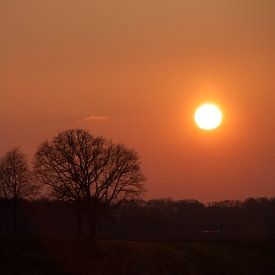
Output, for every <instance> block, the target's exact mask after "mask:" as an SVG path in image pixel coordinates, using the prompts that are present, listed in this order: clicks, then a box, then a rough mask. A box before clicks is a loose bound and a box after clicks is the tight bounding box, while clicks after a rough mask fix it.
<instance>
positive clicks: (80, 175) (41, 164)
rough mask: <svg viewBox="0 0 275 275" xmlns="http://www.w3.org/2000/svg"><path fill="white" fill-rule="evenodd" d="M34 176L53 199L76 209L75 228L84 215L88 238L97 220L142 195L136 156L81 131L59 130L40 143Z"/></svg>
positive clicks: (131, 151) (122, 146)
mask: <svg viewBox="0 0 275 275" xmlns="http://www.w3.org/2000/svg"><path fill="white" fill-rule="evenodd" d="M34 171H35V174H36V175H37V179H38V180H39V181H40V183H42V184H43V185H46V186H48V187H50V193H51V195H52V196H53V197H54V198H57V199H59V200H61V201H63V202H64V203H66V204H68V205H70V206H71V207H73V209H75V211H76V213H77V215H78V217H79V223H81V219H80V217H81V215H82V214H83V212H84V211H85V212H86V213H87V214H88V221H89V231H90V234H91V236H95V235H96V220H97V219H98V218H100V217H102V216H103V215H104V214H106V213H107V212H108V211H110V210H112V209H114V208H115V207H117V206H118V205H120V204H121V203H124V202H126V201H127V200H130V199H134V198H137V197H138V196H139V195H140V194H141V193H142V191H143V181H144V177H143V175H142V173H141V169H140V163H139V159H138V155H137V153H136V152H135V151H134V150H131V149H128V148H126V147H125V146H124V145H123V144H113V143H112V142H111V141H107V140H106V139H104V138H103V137H94V136H92V135H91V134H90V133H88V132H87V131H84V130H82V129H71V130H67V131H63V132H61V133H59V134H58V135H57V136H56V137H55V138H53V140H52V141H50V142H48V141H46V142H44V143H43V144H41V145H40V147H39V148H38V150H37V152H36V154H35V158H34Z"/></svg>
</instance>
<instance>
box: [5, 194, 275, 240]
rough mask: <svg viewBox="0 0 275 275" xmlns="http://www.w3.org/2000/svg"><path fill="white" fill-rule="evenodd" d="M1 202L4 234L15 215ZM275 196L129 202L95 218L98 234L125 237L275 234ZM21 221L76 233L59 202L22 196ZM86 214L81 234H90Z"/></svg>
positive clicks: (24, 228)
mask: <svg viewBox="0 0 275 275" xmlns="http://www.w3.org/2000/svg"><path fill="white" fill-rule="evenodd" d="M7 203H9V202H8V201H7V200H5V199H3V200H1V201H0V209H1V211H0V221H1V223H0V233H1V234H5V233H9V232H11V228H12V227H11V226H12V219H11V216H10V215H9V212H8V208H6V205H7ZM274 214H275V198H273V199H267V198H249V199H247V200H245V201H222V202H213V203H209V204H203V203H200V202H199V201H196V200H178V201H177V200H171V199H156V200H149V201H143V200H131V201H129V202H128V203H127V204H122V205H120V206H119V208H117V209H116V211H114V212H106V214H105V215H103V216H101V217H100V218H99V219H98V220H97V235H98V236H99V237H103V238H121V239H127V238H129V239H183V238H196V239H198V238H202V239H203V238H206V239H207V238H212V237H213V238H255V237H265V236H266V237H275V236H274V233H275V219H274ZM17 215H18V224H19V225H20V232H21V233H23V234H62V235H74V234H76V233H77V223H78V220H77V216H76V215H75V212H74V210H73V208H70V207H68V206H67V205H66V204H64V203H62V202H61V201H59V200H49V199H37V200H22V201H21V202H20V207H19V208H18V213H17ZM87 215H88V213H83V223H82V226H83V228H82V230H83V234H85V235H88V234H89V221H88V219H87Z"/></svg>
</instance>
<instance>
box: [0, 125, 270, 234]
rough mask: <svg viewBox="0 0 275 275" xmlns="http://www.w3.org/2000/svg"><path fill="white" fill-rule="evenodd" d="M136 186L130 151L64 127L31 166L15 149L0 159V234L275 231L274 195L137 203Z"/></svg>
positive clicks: (139, 178) (140, 185)
mask: <svg viewBox="0 0 275 275" xmlns="http://www.w3.org/2000/svg"><path fill="white" fill-rule="evenodd" d="M143 191H144V176H143V174H142V172H141V168H140V161H139V157H138V154H137V153H136V151H135V150H133V149H129V148H128V147H126V146H125V145H123V144H115V143H113V142H112V141H111V140H106V139H105V138H103V137H95V136H92V135H91V134H90V133H89V132H87V131H85V130H82V129H71V130H66V131H63V132H60V133H59V134H58V135H57V136H55V137H54V138H53V139H51V140H50V141H45V142H43V143H41V144H40V146H39V147H38V149H37V151H36V153H35V155H34V158H33V161H32V165H29V164H28V161H27V159H26V156H25V155H24V154H23V153H22V152H21V151H20V149H19V148H13V149H11V150H10V151H8V152H6V153H5V154H4V155H3V156H2V157H1V159H0V222H1V223H0V233H3V234H6V233H11V232H14V233H15V234H16V233H18V232H20V233H24V234H32V233H33V234H75V233H76V232H77V233H78V234H79V235H81V234H86V235H90V236H92V237H95V236H96V234H97V235H98V236H101V237H110V238H150V239H152V238H169V239H171V238H183V237H188V236H196V238H204V237H211V236H215V237H224V236H227V237H228V236H233V237H238V236H246V237H249V236H256V235H265V236H267V235H268V236H271V235H272V236H273V235H274V232H275V219H274V214H275V198H273V199H267V198H257V199H255V198H250V199H247V200H245V201H242V202H241V201H222V202H213V203H209V204H203V203H201V202H199V201H196V200H178V201H174V200H171V199H155V200H149V201H144V200H142V194H143Z"/></svg>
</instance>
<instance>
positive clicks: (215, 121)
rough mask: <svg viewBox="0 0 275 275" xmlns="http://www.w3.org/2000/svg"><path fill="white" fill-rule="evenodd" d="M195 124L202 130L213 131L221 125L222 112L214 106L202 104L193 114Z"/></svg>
mask: <svg viewBox="0 0 275 275" xmlns="http://www.w3.org/2000/svg"><path fill="white" fill-rule="evenodd" d="M195 122H196V124H197V126H198V127H199V128H201V129H203V130H207V131H210V130H214V129H216V128H218V127H219V126H220V125H221V122H222V112H221V110H220V108H219V107H218V106H216V105H214V104H211V103H207V104H203V105H201V106H200V107H199V108H198V109H197V110H196V112H195Z"/></svg>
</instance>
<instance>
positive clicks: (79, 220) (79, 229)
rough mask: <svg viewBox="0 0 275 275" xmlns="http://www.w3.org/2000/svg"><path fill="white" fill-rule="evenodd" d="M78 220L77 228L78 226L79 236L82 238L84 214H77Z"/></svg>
mask: <svg viewBox="0 0 275 275" xmlns="http://www.w3.org/2000/svg"><path fill="white" fill-rule="evenodd" d="M76 216H77V217H76V218H77V220H76V226H77V235H78V236H81V235H82V233H83V230H82V214H81V212H80V211H78V212H77V215H76Z"/></svg>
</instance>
